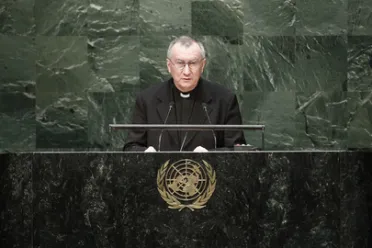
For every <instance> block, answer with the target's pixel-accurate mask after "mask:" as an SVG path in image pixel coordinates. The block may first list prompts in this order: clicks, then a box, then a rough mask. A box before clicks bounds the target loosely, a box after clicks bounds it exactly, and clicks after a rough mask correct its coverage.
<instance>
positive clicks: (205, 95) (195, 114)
mask: <svg viewBox="0 0 372 248" xmlns="http://www.w3.org/2000/svg"><path fill="white" fill-rule="evenodd" d="M199 84H200V88H199V89H198V92H197V96H196V101H195V105H194V109H193V111H192V116H191V118H190V123H189V124H210V123H209V121H208V117H207V115H206V113H205V110H204V109H203V103H205V104H206V107H207V112H208V115H209V117H210V116H211V113H212V112H213V110H214V108H213V105H212V104H211V103H212V97H211V96H210V94H209V92H208V90H206V89H205V86H204V84H203V82H202V80H201V81H200V82H199ZM212 124H214V123H212ZM197 133H198V131H189V133H188V138H187V139H186V142H185V147H187V146H188V145H189V144H190V143H191V141H192V140H193V139H194V138H195V135H196V134H197Z"/></svg>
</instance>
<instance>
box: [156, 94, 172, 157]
mask: <svg viewBox="0 0 372 248" xmlns="http://www.w3.org/2000/svg"><path fill="white" fill-rule="evenodd" d="M173 105H174V101H171V102H170V103H169V109H168V113H167V116H166V117H165V120H164V125H165V124H167V121H168V117H169V114H170V112H171V110H172V108H173ZM163 132H164V129H162V130H161V132H160V134H159V145H158V151H159V152H160V145H161V138H162V137H163Z"/></svg>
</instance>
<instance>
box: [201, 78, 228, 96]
mask: <svg viewBox="0 0 372 248" xmlns="http://www.w3.org/2000/svg"><path fill="white" fill-rule="evenodd" d="M203 82H204V85H205V86H204V87H205V88H206V89H207V90H208V91H209V92H210V93H212V94H213V95H217V96H232V95H235V93H234V92H233V91H232V90H231V89H229V88H227V87H226V86H225V85H223V84H220V83H217V82H213V81H209V80H206V79H203Z"/></svg>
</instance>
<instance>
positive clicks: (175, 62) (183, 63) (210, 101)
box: [124, 36, 245, 152]
mask: <svg viewBox="0 0 372 248" xmlns="http://www.w3.org/2000/svg"><path fill="white" fill-rule="evenodd" d="M205 63H206V57H205V49H204V46H203V44H201V43H200V42H197V41H195V40H193V39H192V38H190V37H187V36H182V37H180V38H177V39H175V40H173V41H172V42H171V43H170V45H169V48H168V53H167V67H168V71H169V73H170V74H171V75H172V78H171V79H169V80H167V81H165V82H162V83H160V84H156V85H154V86H152V87H150V88H148V89H146V90H144V91H143V92H141V93H140V94H139V95H138V96H137V99H136V104H135V109H134V113H133V124H228V125H238V124H241V123H242V118H241V115H240V110H239V105H238V101H237V98H236V96H235V94H234V93H232V92H231V91H230V90H228V89H227V88H225V87H223V86H222V85H220V84H217V83H212V82H209V81H207V80H205V79H203V78H201V74H202V73H203V70H204V67H205ZM159 137H161V138H159ZM127 139H128V141H127V143H126V144H125V145H124V150H125V151H145V152H154V151H159V150H160V151H175V150H176V151H181V150H182V151H196V152H206V151H208V150H210V149H213V150H214V149H215V148H217V149H221V148H229V147H233V146H234V145H235V144H245V139H244V133H243V131H211V130H207V131H185V130H183V131H175V130H163V131H161V130H130V131H129V133H128V138H127Z"/></svg>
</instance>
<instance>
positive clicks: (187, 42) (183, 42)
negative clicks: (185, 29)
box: [167, 35, 205, 59]
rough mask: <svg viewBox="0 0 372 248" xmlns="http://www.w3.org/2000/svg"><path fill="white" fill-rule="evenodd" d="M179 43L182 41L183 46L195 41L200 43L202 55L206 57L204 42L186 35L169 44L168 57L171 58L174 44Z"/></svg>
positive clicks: (188, 45)
mask: <svg viewBox="0 0 372 248" xmlns="http://www.w3.org/2000/svg"><path fill="white" fill-rule="evenodd" d="M178 43H180V45H181V46H184V47H186V48H188V47H190V46H191V45H192V44H194V43H196V44H198V46H199V48H200V55H201V56H202V58H203V59H205V49H204V46H203V44H202V43H201V42H199V41H196V40H194V39H192V38H191V37H189V36H185V35H184V36H181V37H178V38H176V39H174V40H173V41H172V42H171V43H170V44H169V47H168V51H167V57H168V58H170V56H171V52H172V48H173V46H174V45H175V44H178Z"/></svg>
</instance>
